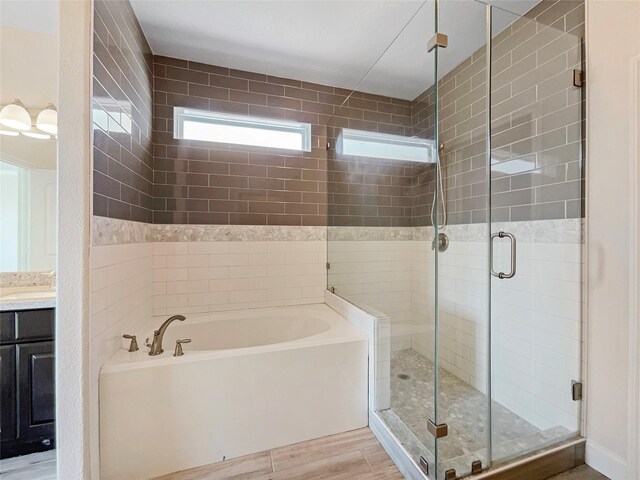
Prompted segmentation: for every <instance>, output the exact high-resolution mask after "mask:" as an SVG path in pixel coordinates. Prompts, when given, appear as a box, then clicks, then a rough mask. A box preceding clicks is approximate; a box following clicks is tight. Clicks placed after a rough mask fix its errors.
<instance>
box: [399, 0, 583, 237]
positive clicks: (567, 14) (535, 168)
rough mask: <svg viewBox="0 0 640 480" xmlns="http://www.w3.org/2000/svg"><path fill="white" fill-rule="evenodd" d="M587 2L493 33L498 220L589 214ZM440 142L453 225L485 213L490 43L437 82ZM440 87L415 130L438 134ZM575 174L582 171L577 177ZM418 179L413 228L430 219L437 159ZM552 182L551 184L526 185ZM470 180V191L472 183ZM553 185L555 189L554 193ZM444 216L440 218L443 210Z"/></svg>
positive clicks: (536, 12) (417, 117) (421, 108)
mask: <svg viewBox="0 0 640 480" xmlns="http://www.w3.org/2000/svg"><path fill="white" fill-rule="evenodd" d="M583 37H584V3H583V2H582V1H580V0H576V1H555V0H543V1H542V2H540V3H539V4H538V5H536V7H534V8H533V9H532V10H531V11H529V12H528V13H527V14H525V16H524V17H522V18H520V19H518V20H516V21H515V22H513V23H512V24H511V25H510V26H509V27H507V28H506V29H505V30H503V31H502V32H500V33H499V34H498V35H496V36H495V38H494V41H493V49H492V61H493V64H492V105H491V114H492V138H491V140H492V164H493V167H492V192H493V193H497V192H508V194H507V193H505V194H499V195H495V196H494V197H493V200H494V202H493V204H494V205H493V206H494V211H493V218H494V219H495V218H499V219H500V220H501V221H504V220H509V219H511V220H542V219H554V218H575V217H580V216H583V215H584V210H582V209H580V208H579V205H580V204H581V203H583V201H584V188H583V184H581V183H579V182H578V183H576V182H574V180H576V179H580V178H581V175H582V171H583V169H582V168H581V166H582V162H583V148H582V142H581V133H580V132H581V130H582V128H583V118H584V116H583V107H584V105H583V101H582V93H583V92H582V89H580V88H577V87H574V86H573V83H572V71H573V69H581V68H582V58H581V57H582V38H583ZM438 86H439V96H440V102H439V114H440V115H439V121H440V125H439V133H440V136H439V140H440V142H441V143H442V144H444V151H443V153H442V156H441V159H442V165H443V167H444V168H443V180H444V189H445V198H446V207H447V220H448V222H449V223H452V224H456V223H468V222H484V221H485V220H486V211H485V205H486V189H485V188H484V184H485V182H486V178H485V175H486V171H485V164H486V139H485V136H486V117H485V116H486V107H487V101H486V59H485V49H484V47H483V48H481V49H479V50H478V51H476V52H475V53H474V54H473V55H472V56H471V57H469V58H468V59H467V60H465V61H464V62H462V63H461V64H460V65H459V66H458V67H456V68H455V69H454V70H453V71H451V72H450V73H448V74H447V75H445V76H444V77H443V78H442V79H441V80H440V81H439V84H438ZM434 108H435V102H434V89H433V87H432V88H430V89H428V90H426V91H425V92H424V93H422V94H421V95H420V96H418V98H416V99H415V100H414V101H413V102H412V106H411V115H412V134H413V135H417V136H421V137H424V138H433V135H434V124H433V122H434ZM576 171H578V172H579V173H578V174H577V175H576ZM411 177H412V193H411V196H412V198H413V205H412V214H411V220H412V224H413V225H430V224H431V219H430V217H429V212H430V209H431V204H432V202H433V196H434V190H435V189H434V184H435V174H434V172H433V166H430V165H418V166H416V167H415V170H414V173H413V175H412V176H411ZM541 185H549V186H551V185H553V189H551V187H550V188H549V189H536V191H535V193H534V194H532V192H531V191H527V190H526V189H527V188H531V187H533V186H541ZM469 187H471V188H469ZM551 192H554V193H551ZM440 221H442V217H440Z"/></svg>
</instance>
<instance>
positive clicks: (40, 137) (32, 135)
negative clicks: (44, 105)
mask: <svg viewBox="0 0 640 480" xmlns="http://www.w3.org/2000/svg"><path fill="white" fill-rule="evenodd" d="M20 133H21V134H22V135H24V136H25V137H29V138H37V139H38V140H49V139H50V138H51V135H49V134H48V133H42V132H38V131H37V130H36V129H35V128H32V129H31V130H29V131H26V132H20Z"/></svg>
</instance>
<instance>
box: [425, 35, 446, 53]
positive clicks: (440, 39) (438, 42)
mask: <svg viewBox="0 0 640 480" xmlns="http://www.w3.org/2000/svg"><path fill="white" fill-rule="evenodd" d="M447 45H449V37H447V36H446V35H445V34H444V33H436V34H435V35H434V36H433V37H431V40H429V43H428V44H427V53H429V52H430V51H431V50H433V49H434V48H436V47H442V48H447Z"/></svg>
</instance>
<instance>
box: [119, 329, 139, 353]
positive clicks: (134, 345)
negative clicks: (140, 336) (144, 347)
mask: <svg viewBox="0 0 640 480" xmlns="http://www.w3.org/2000/svg"><path fill="white" fill-rule="evenodd" d="M122 338H126V339H130V340H131V345H129V351H130V352H137V351H138V350H139V349H138V341H137V340H136V336H135V335H128V334H126V333H125V334H124V335H122Z"/></svg>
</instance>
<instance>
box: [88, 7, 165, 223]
mask: <svg viewBox="0 0 640 480" xmlns="http://www.w3.org/2000/svg"><path fill="white" fill-rule="evenodd" d="M93 39H94V52H93V72H94V73H93V105H92V108H93V144H94V145H93V156H94V166H93V213H94V214H95V215H99V216H103V217H110V218H116V219H122V220H134V221H138V222H151V220H152V209H153V205H152V203H153V202H152V196H153V153H152V151H153V147H152V133H151V130H152V125H151V122H152V95H153V92H152V83H153V78H152V54H151V49H150V48H149V44H148V43H147V41H146V39H145V37H144V35H143V33H142V30H141V29H140V25H139V24H138V21H137V19H136V17H135V15H134V13H133V10H132V9H131V5H130V4H129V2H128V1H118V2H112V1H105V0H96V2H95V8H94V31H93Z"/></svg>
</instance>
